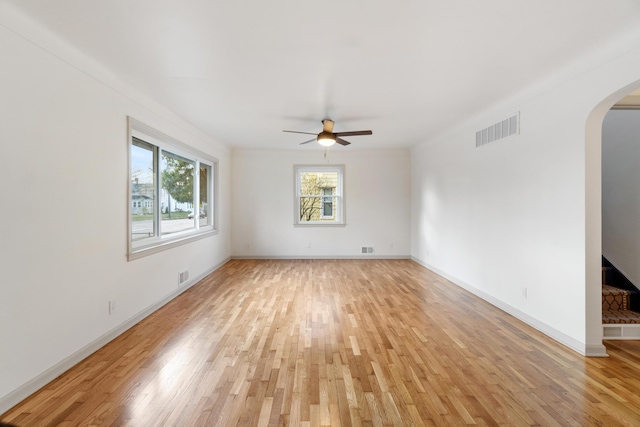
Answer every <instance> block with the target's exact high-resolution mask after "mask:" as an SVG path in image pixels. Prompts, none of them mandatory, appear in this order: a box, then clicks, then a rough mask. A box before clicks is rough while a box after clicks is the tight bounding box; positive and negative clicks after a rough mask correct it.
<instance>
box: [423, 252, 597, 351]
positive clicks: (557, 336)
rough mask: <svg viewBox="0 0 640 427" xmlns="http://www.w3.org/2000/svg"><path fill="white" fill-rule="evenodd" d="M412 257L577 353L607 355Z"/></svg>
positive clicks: (595, 346) (594, 346)
mask: <svg viewBox="0 0 640 427" xmlns="http://www.w3.org/2000/svg"><path fill="white" fill-rule="evenodd" d="M411 259H412V260H413V261H415V262H417V263H418V264H420V265H422V266H423V267H425V268H428V269H429V270H431V271H433V272H434V273H437V274H439V275H440V276H442V277H444V278H445V279H447V280H449V281H450V282H451V283H453V284H454V285H456V286H459V287H461V288H463V289H465V290H467V291H469V292H471V293H472V294H474V295H476V296H477V297H479V298H482V299H483V300H485V301H487V302H488V303H490V304H491V305H493V306H495V307H497V308H499V309H500V310H502V311H504V312H506V313H508V314H510V315H512V316H513V317H515V318H516V319H518V320H521V321H523V322H524V323H526V324H527V325H529V326H531V327H533V328H535V329H537V330H539V331H540V332H542V333H543V334H545V335H547V336H549V337H550V338H552V339H554V340H556V341H558V342H559V343H560V344H562V345H565V346H567V347H569V348H570V349H572V350H574V351H575V352H577V353H580V354H581V355H583V356H588V357H607V356H608V355H607V352H606V348H605V346H604V345H587V344H585V343H583V342H580V341H578V340H576V339H574V338H572V337H570V336H568V335H567V334H565V333H563V332H560V331H558V330H557V329H555V328H553V327H551V326H549V325H547V324H546V323H543V322H540V321H539V320H538V319H535V318H533V317H531V316H529V315H528V314H526V313H523V312H522V311H520V310H518V309H517V308H515V307H512V306H511V305H509V304H506V303H505V302H504V301H501V300H499V299H497V298H494V297H493V296H491V295H489V294H487V293H485V292H483V291H481V290H480V289H478V288H475V287H473V286H471V285H470V284H468V283H465V282H464V281H462V280H459V279H458V278H456V277H452V276H451V275H449V274H447V273H446V272H444V271H441V270H439V269H438V268H436V267H434V266H432V265H430V264H429V263H427V262H424V261H422V260H420V259H418V258H416V257H411Z"/></svg>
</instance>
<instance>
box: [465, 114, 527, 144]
mask: <svg viewBox="0 0 640 427" xmlns="http://www.w3.org/2000/svg"><path fill="white" fill-rule="evenodd" d="M518 133H520V113H516V114H514V115H513V116H511V117H509V118H506V119H504V120H503V121H501V122H498V123H496V124H494V125H491V126H489V127H488V128H484V129H482V130H479V131H478V132H476V147H480V146H482V145H485V144H488V143H490V142H493V141H497V140H499V139H502V138H506V137H508V136H511V135H515V134H518Z"/></svg>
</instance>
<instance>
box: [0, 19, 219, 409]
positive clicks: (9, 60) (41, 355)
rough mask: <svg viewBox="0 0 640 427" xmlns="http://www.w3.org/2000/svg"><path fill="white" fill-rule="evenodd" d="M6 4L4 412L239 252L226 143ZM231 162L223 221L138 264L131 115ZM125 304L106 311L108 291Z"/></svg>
mask: <svg viewBox="0 0 640 427" xmlns="http://www.w3.org/2000/svg"><path fill="white" fill-rule="evenodd" d="M10 12H11V10H9V9H3V13H2V14H0V47H1V51H2V59H1V61H2V65H1V67H0V93H1V94H2V95H1V96H0V141H1V142H2V156H0V187H1V194H2V201H3V207H2V209H0V224H2V233H1V235H2V237H1V243H0V248H1V250H2V251H1V256H0V271H1V272H2V279H1V286H0V343H1V344H0V348H1V350H0V413H2V412H3V411H4V410H6V409H8V408H9V407H10V406H12V405H13V404H15V403H17V401H19V400H20V399H21V398H23V397H25V393H28V392H30V391H34V390H35V389H37V388H38V386H41V385H43V384H42V382H43V381H45V382H46V381H47V380H49V379H51V377H52V376H55V375H56V374H58V373H60V371H61V370H64V369H65V368H66V367H68V365H69V364H73V362H74V360H75V361H77V360H76V359H77V358H78V357H81V356H82V355H86V352H87V351H90V349H91V348H93V347H95V345H97V344H99V343H100V342H101V341H102V340H104V339H106V338H107V337H110V336H112V335H113V334H114V331H118V330H119V328H120V329H122V327H123V325H127V324H128V321H129V320H131V319H135V318H136V316H139V315H140V314H141V313H145V310H147V309H149V308H150V307H153V306H154V305H155V304H157V303H159V302H161V301H163V300H165V299H166V298H168V297H171V296H172V295H174V294H175V293H177V292H178V283H177V282H178V281H177V275H178V272H179V271H182V270H184V269H188V270H189V271H190V276H191V278H192V281H191V282H190V283H193V280H194V279H196V278H198V277H200V276H202V275H204V274H206V273H207V272H209V271H211V270H213V269H214V268H216V266H218V265H220V264H221V263H223V262H224V261H225V260H226V259H228V257H229V256H230V244H229V242H230V240H229V182H230V176H229V161H230V159H229V157H230V153H229V150H228V149H227V148H226V147H224V146H223V145H221V144H218V143H216V142H215V141H212V140H211V139H210V138H208V137H206V136H204V135H203V134H202V133H200V132H199V131H197V130H196V129H194V128H193V127H191V126H190V125H188V124H187V123H185V122H183V121H182V120H181V119H179V118H178V117H176V116H175V115H173V114H171V113H169V112H167V111H165V110H164V109H162V108H161V107H160V106H159V105H157V104H155V103H154V102H153V101H151V100H149V99H147V98H146V97H144V96H143V95H141V94H139V93H136V92H135V91H134V90H132V89H131V88H128V87H127V86H126V85H125V84H123V83H121V82H118V80H117V79H115V78H114V77H113V76H112V75H111V74H110V73H108V72H106V71H105V70H103V69H102V68H101V67H100V66H99V65H98V64H95V63H92V62H91V60H89V59H88V58H86V57H84V56H82V55H80V54H79V53H78V52H75V51H73V50H72V49H71V48H69V47H68V46H66V45H64V44H62V43H61V42H60V41H59V40H57V39H56V38H55V37H54V36H52V35H50V34H46V33H45V32H44V31H43V30H42V29H40V28H39V27H38V26H36V25H32V24H31V23H30V22H28V21H26V20H23V19H22V17H21V16H19V15H12V14H11V13H10ZM128 115H130V116H133V117H135V118H136V119H138V120H140V121H142V122H144V123H146V124H148V125H150V126H153V127H155V128H156V129H158V130H159V131H162V132H164V133H166V134H168V135H170V136H172V137H174V138H176V139H178V140H181V141H182V142H184V143H186V144H190V145H192V146H193V147H194V148H197V149H199V150H201V151H204V152H206V153H208V154H210V155H211V156H214V157H217V158H218V159H219V160H220V175H219V177H220V187H219V190H220V203H221V206H222V210H221V212H220V228H221V232H220V233H219V234H218V235H215V236H213V237H209V238H205V239H202V240H199V241H197V242H194V243H190V244H188V245H184V246H180V247H178V248H174V249H171V250H169V251H166V252H163V253H159V254H156V255H152V256H148V257H145V258H142V259H138V260H135V261H132V262H127V258H126V251H127V205H128V203H129V200H128V198H127V181H128V177H127V174H128V166H127V152H128V141H127V116H128ZM109 300H116V302H117V311H116V313H114V314H113V315H109V311H108V301H109Z"/></svg>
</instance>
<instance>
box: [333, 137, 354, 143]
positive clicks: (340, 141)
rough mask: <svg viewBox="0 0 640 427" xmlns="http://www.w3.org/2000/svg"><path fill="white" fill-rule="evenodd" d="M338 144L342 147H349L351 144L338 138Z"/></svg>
mask: <svg viewBox="0 0 640 427" xmlns="http://www.w3.org/2000/svg"><path fill="white" fill-rule="evenodd" d="M336 142H337V143H338V144H340V145H349V144H351V143H350V142H349V141H345V140H344V139H342V138H338V137H336Z"/></svg>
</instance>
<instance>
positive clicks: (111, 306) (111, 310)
mask: <svg viewBox="0 0 640 427" xmlns="http://www.w3.org/2000/svg"><path fill="white" fill-rule="evenodd" d="M116 309H117V306H116V301H115V300H111V301H109V315H112V314H114V313H115V312H116Z"/></svg>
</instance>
